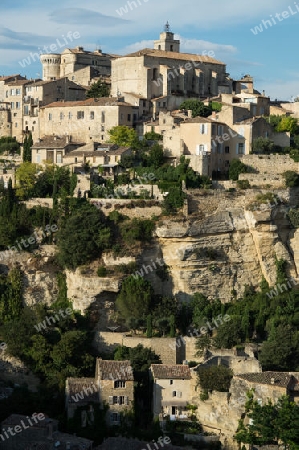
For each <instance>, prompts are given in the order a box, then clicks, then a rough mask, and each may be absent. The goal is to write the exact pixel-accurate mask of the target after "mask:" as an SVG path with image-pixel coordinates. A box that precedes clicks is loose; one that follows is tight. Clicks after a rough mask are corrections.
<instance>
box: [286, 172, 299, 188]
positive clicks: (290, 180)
mask: <svg viewBox="0 0 299 450" xmlns="http://www.w3.org/2000/svg"><path fill="white" fill-rule="evenodd" d="M283 177H284V179H285V184H286V187H289V188H292V187H296V186H299V175H298V174H297V173H296V172H294V171H293V170H287V171H286V172H284V174H283Z"/></svg>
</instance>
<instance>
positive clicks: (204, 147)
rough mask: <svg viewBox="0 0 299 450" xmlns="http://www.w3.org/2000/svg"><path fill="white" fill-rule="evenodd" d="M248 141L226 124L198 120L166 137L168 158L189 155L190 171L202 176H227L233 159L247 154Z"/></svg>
mask: <svg viewBox="0 0 299 450" xmlns="http://www.w3.org/2000/svg"><path fill="white" fill-rule="evenodd" d="M245 145H246V144H245V138H244V136H242V135H241V134H240V133H237V132H236V131H234V130H233V129H232V128H231V127H229V126H228V125H227V124H226V123H225V122H224V121H222V122H221V121H220V120H219V121H217V123H216V122H215V121H213V120H212V119H211V118H205V117H195V118H194V119H191V118H188V119H186V120H185V121H183V122H181V123H180V125H179V126H178V127H175V128H174V129H168V130H166V131H165V133H164V134H163V147H164V154H165V156H166V157H168V158H173V157H176V159H177V161H178V160H179V158H180V156H181V155H186V157H187V158H188V159H189V160H190V167H192V169H193V170H195V171H196V172H198V173H200V174H201V175H208V176H212V175H213V173H223V172H227V171H228V169H229V164H230V161H231V159H233V158H235V157H236V155H242V154H244V153H245V151H246V148H245Z"/></svg>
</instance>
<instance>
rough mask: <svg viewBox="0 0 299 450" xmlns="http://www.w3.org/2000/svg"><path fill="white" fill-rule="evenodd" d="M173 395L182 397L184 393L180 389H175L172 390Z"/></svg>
mask: <svg viewBox="0 0 299 450" xmlns="http://www.w3.org/2000/svg"><path fill="white" fill-rule="evenodd" d="M172 396H173V397H179V398H181V397H182V393H181V392H180V391H173V392H172Z"/></svg>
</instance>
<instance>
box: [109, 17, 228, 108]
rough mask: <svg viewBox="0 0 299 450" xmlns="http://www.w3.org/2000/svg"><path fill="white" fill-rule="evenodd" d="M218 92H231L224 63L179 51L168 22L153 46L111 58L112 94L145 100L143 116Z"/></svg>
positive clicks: (177, 42)
mask: <svg viewBox="0 0 299 450" xmlns="http://www.w3.org/2000/svg"><path fill="white" fill-rule="evenodd" d="M219 92H231V87H230V86H229V78H228V74H227V73H226V66H225V64H224V63H222V62H220V61H217V60H216V59H214V58H212V57H210V56H205V55H196V54H191V53H180V41H179V40H175V39H174V34H173V33H172V32H171V31H170V28H169V25H168V24H167V25H166V27H165V30H164V32H162V33H161V34H160V39H159V40H157V41H155V44H154V49H149V48H146V49H143V50H139V51H137V52H135V53H131V54H128V55H126V56H122V57H119V58H117V59H114V60H113V61H112V75H111V93H112V95H113V96H117V95H122V96H124V97H125V99H126V100H127V99H128V97H130V100H131V96H132V95H135V96H138V97H139V102H140V103H142V104H143V103H144V102H146V101H148V104H146V103H145V106H146V108H148V109H144V113H145V115H153V116H155V114H156V113H158V112H159V111H160V110H172V109H175V108H177V107H178V106H179V105H180V104H181V103H182V102H183V101H184V100H185V99H186V98H190V97H191V98H192V97H193V98H200V97H207V96H215V95H218V93H219ZM136 100H138V98H137V97H136Z"/></svg>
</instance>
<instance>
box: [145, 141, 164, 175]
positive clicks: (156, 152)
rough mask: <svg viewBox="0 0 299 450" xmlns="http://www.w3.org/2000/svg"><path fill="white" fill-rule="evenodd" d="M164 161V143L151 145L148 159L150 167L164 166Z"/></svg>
mask: <svg viewBox="0 0 299 450" xmlns="http://www.w3.org/2000/svg"><path fill="white" fill-rule="evenodd" d="M163 162H164V156H163V147H162V145H159V144H155V145H153V146H152V147H151V149H150V151H149V155H148V159H147V164H148V166H149V167H154V168H155V169H157V168H158V167H160V166H162V165H163Z"/></svg>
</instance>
